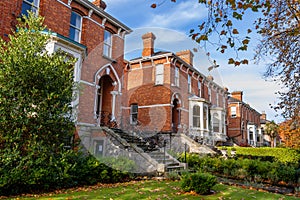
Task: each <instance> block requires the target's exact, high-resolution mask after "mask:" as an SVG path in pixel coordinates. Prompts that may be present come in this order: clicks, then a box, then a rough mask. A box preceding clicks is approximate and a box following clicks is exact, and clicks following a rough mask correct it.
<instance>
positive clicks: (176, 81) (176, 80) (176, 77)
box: [174, 67, 179, 87]
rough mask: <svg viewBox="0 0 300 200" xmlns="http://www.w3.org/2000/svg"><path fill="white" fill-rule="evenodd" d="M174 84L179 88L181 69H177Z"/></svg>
mask: <svg viewBox="0 0 300 200" xmlns="http://www.w3.org/2000/svg"><path fill="white" fill-rule="evenodd" d="M174 84H175V86H177V87H179V68H178V67H175V75H174Z"/></svg>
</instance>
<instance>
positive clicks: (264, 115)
mask: <svg viewBox="0 0 300 200" xmlns="http://www.w3.org/2000/svg"><path fill="white" fill-rule="evenodd" d="M260 119H261V120H267V114H266V112H265V111H262V113H261V116H260Z"/></svg>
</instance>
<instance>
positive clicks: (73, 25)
mask: <svg viewBox="0 0 300 200" xmlns="http://www.w3.org/2000/svg"><path fill="white" fill-rule="evenodd" d="M72 14H75V15H77V16H79V17H80V23H79V26H76V24H71V21H72ZM71 29H75V35H76V31H78V32H79V34H78V36H77V37H78V39H76V37H75V38H71V35H70V33H71ZM81 32H82V16H81V15H80V14H79V13H77V12H74V11H72V13H71V19H70V31H69V37H70V38H71V39H72V40H74V41H76V42H80V41H81ZM75 35H74V36H75Z"/></svg>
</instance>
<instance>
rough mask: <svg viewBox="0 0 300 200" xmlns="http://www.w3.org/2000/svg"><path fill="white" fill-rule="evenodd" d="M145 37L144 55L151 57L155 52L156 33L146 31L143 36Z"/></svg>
mask: <svg viewBox="0 0 300 200" xmlns="http://www.w3.org/2000/svg"><path fill="white" fill-rule="evenodd" d="M142 39H143V52H142V56H143V57H149V56H152V55H153V54H154V40H155V39H156V37H155V35H154V34H153V33H152V32H149V33H146V34H144V35H143V36H142Z"/></svg>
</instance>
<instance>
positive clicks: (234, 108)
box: [230, 106, 236, 118]
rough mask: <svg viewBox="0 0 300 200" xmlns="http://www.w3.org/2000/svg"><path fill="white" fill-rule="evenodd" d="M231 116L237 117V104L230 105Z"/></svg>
mask: <svg viewBox="0 0 300 200" xmlns="http://www.w3.org/2000/svg"><path fill="white" fill-rule="evenodd" d="M230 116H231V117H232V118H234V117H236V107H235V106H231V107H230Z"/></svg>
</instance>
